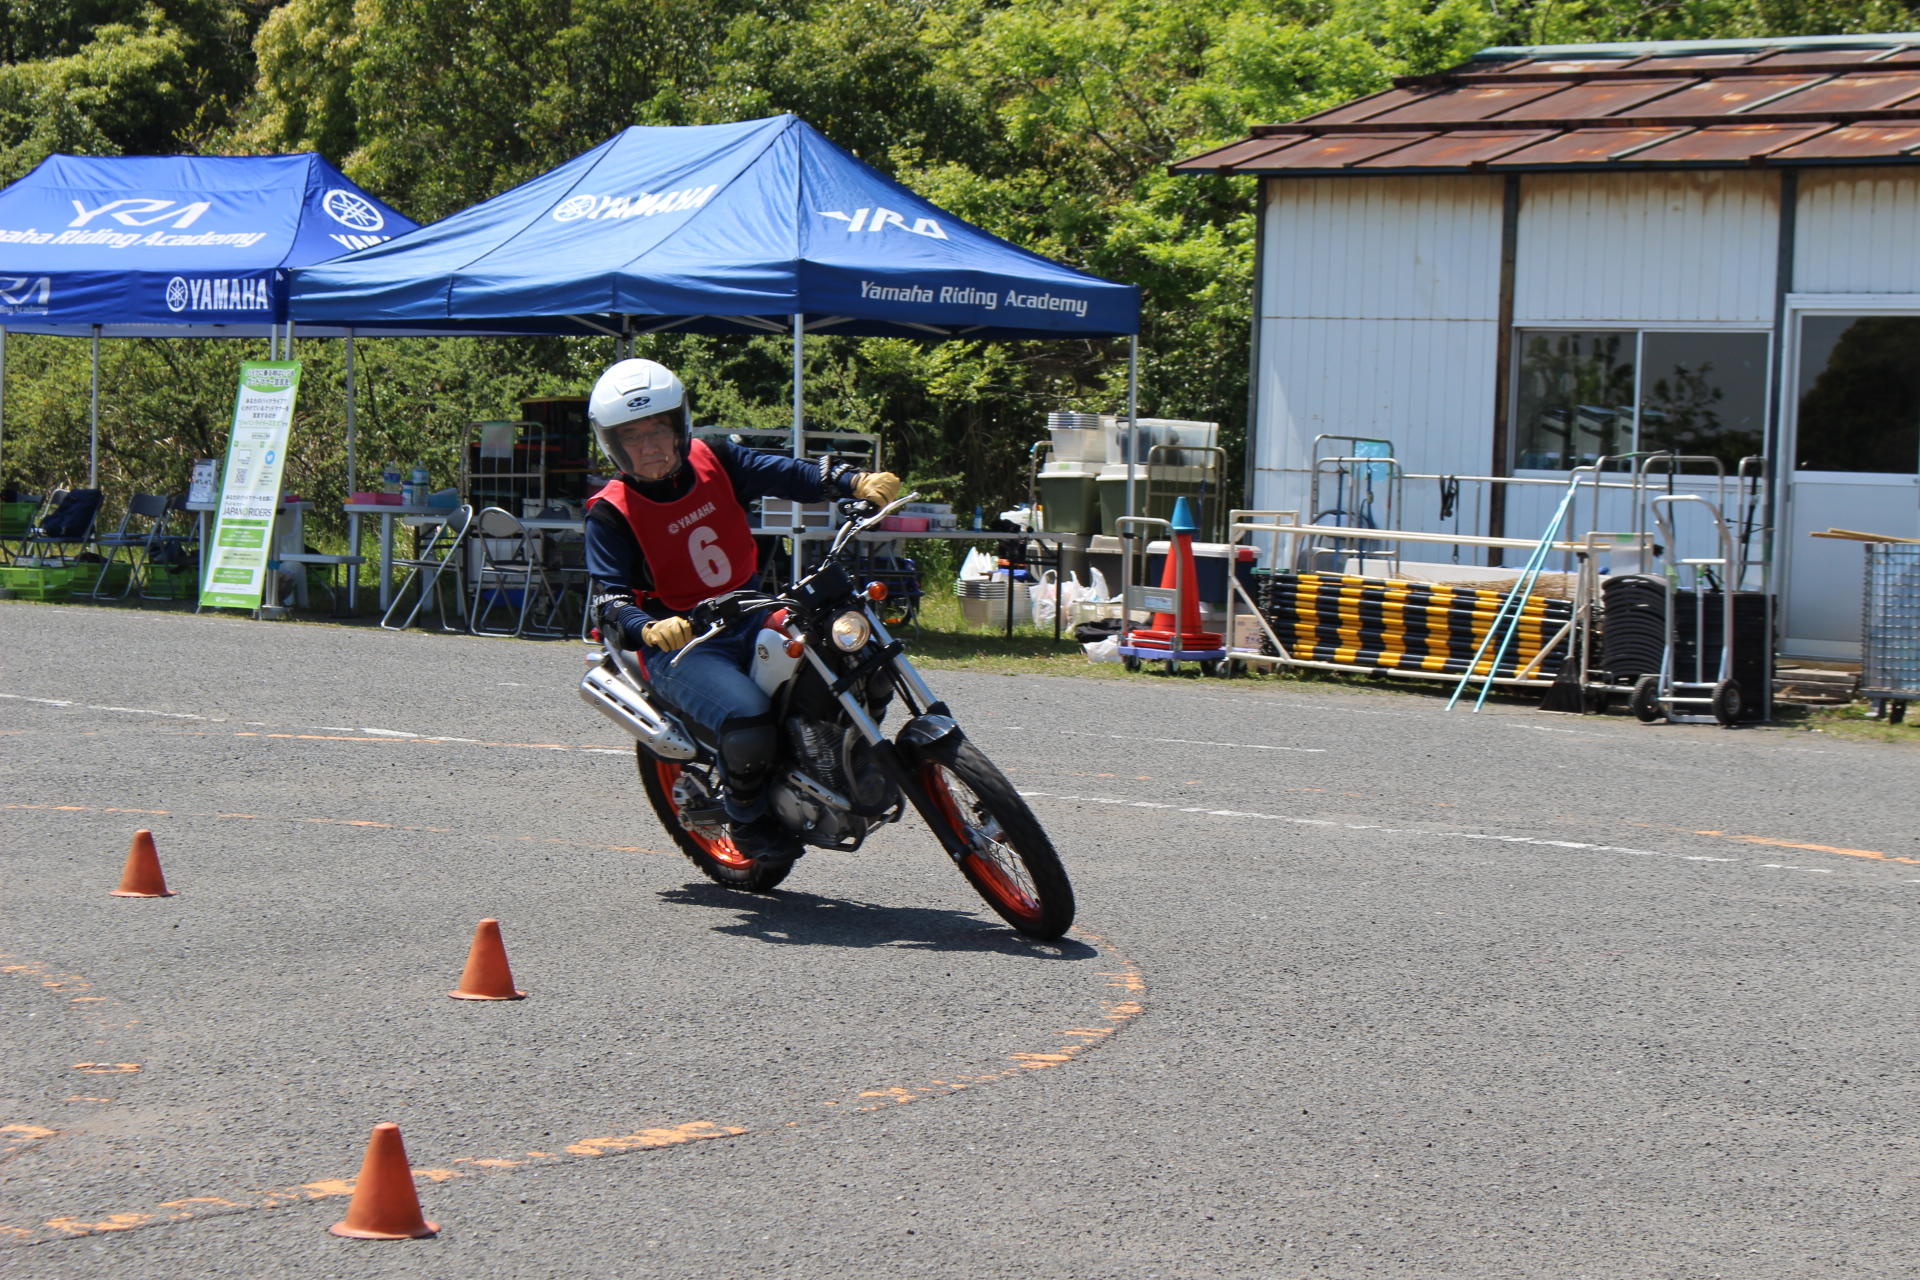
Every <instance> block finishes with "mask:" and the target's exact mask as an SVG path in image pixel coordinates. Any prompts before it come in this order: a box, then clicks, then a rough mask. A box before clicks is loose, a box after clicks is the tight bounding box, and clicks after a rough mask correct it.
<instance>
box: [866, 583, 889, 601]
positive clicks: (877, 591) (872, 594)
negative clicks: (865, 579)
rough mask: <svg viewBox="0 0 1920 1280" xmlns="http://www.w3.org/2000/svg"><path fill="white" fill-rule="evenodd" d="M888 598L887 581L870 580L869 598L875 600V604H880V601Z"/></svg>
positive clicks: (868, 587)
mask: <svg viewBox="0 0 1920 1280" xmlns="http://www.w3.org/2000/svg"><path fill="white" fill-rule="evenodd" d="M886 598H887V584H886V583H884V582H869V583H868V584H867V599H869V600H871V601H873V602H874V603H875V604H878V603H879V602H880V601H882V600H885V599H886Z"/></svg>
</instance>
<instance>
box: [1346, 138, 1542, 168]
mask: <svg viewBox="0 0 1920 1280" xmlns="http://www.w3.org/2000/svg"><path fill="white" fill-rule="evenodd" d="M1552 136H1553V131H1552V130H1549V129H1542V130H1537V131H1533V132H1527V133H1516V132H1514V131H1513V130H1511V129H1502V130H1500V131H1498V132H1493V133H1489V132H1485V131H1481V132H1478V133H1476V132H1473V131H1471V130H1466V129H1457V130H1453V131H1450V132H1447V133H1443V134H1439V135H1437V136H1435V137H1431V138H1428V139H1427V140H1426V141H1425V142H1416V143H1414V144H1413V145H1412V146H1410V147H1402V148H1401V149H1400V150H1398V151H1390V152H1388V153H1386V154H1385V155H1382V156H1378V157H1376V158H1374V159H1372V160H1363V161H1361V162H1360V163H1359V164H1357V165H1355V166H1354V167H1355V168H1357V169H1462V168H1473V167H1477V166H1481V165H1485V164H1486V163H1487V162H1488V161H1490V160H1494V159H1497V158H1499V157H1500V156H1503V155H1506V154H1508V153H1509V152H1513V151H1518V150H1519V149H1520V148H1522V147H1530V146H1532V145H1533V144H1534V143H1536V142H1543V141H1545V140H1546V139H1548V138H1551V137H1552Z"/></svg>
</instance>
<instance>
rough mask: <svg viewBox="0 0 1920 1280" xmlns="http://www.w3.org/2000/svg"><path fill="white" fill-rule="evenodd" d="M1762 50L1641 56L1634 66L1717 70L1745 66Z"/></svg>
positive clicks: (1637, 68) (1645, 69) (1659, 68)
mask: <svg viewBox="0 0 1920 1280" xmlns="http://www.w3.org/2000/svg"><path fill="white" fill-rule="evenodd" d="M1760 52H1761V51H1759V50H1756V51H1754V52H1753V53H1692V54H1686V55H1684V56H1680V57H1665V58H1658V57H1656V58H1639V59H1636V60H1635V61H1634V62H1633V64H1632V66H1633V69H1634V70H1635V71H1702V72H1705V71H1715V70H1718V69H1719V68H1721V67H1744V66H1746V65H1747V64H1748V63H1750V62H1752V61H1753V60H1754V59H1755V58H1756V57H1758V56H1759V53H1760ZM1616 65H1617V64H1616Z"/></svg>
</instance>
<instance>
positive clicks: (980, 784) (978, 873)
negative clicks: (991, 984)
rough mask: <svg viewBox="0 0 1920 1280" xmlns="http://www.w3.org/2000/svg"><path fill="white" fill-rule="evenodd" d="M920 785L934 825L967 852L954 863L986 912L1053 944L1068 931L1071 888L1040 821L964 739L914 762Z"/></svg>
mask: <svg viewBox="0 0 1920 1280" xmlns="http://www.w3.org/2000/svg"><path fill="white" fill-rule="evenodd" d="M920 783H921V785H922V786H923V787H925V788H926V790H927V794H928V796H929V797H931V798H932V800H933V808H934V811H935V812H934V815H932V816H933V817H934V818H935V819H936V820H937V821H940V822H943V823H945V824H946V826H947V829H948V830H950V831H952V832H953V833H954V834H956V835H958V836H959V837H960V838H961V839H962V840H963V841H965V842H966V844H967V846H968V850H969V851H968V852H967V853H966V854H965V855H964V856H963V857H962V858H961V859H960V860H959V865H960V870H961V873H962V874H964V875H965V876H966V877H967V880H968V882H969V883H970V884H972V885H973V887H974V889H975V890H976V891H978V892H979V894H980V896H981V897H982V898H984V899H986V902H987V905H988V906H990V907H992V908H993V909H994V911H996V912H997V913H999V916H1000V918H1001V919H1003V920H1005V921H1006V922H1007V923H1008V924H1010V925H1012V926H1013V927H1014V928H1016V929H1018V930H1019V931H1020V932H1021V933H1024V934H1027V935H1028V936H1030V937H1035V938H1057V937H1059V936H1060V935H1061V934H1063V933H1065V932H1066V931H1067V929H1068V928H1069V927H1070V926H1071V925H1072V924H1073V888H1072V886H1071V885H1069V884H1068V883H1067V873H1066V871H1065V869H1064V868H1062V867H1061V865H1060V856H1059V855H1058V854H1056V853H1055V852H1054V851H1053V843H1052V842H1051V841H1050V840H1048V839H1047V833H1046V832H1045V831H1044V830H1042V829H1041V826H1040V820H1039V819H1038V818H1036V817H1034V816H1033V810H1031V809H1029V808H1028V807H1027V802H1026V801H1024V800H1022V799H1021V798H1020V794H1019V792H1017V791H1015V790H1014V789H1013V784H1012V783H1010V782H1008V781H1007V778H1006V775H1005V774H1003V773H1001V772H1000V770H999V769H998V768H996V767H995V766H994V764H993V762H992V761H990V760H988V759H987V758H986V756H984V755H982V754H981V753H980V749H979V748H978V747H976V746H974V745H973V744H972V743H971V742H968V741H966V740H965V739H964V738H959V737H951V738H946V739H943V740H941V741H940V742H937V743H935V744H933V745H932V746H931V747H928V748H926V750H925V751H924V752H923V753H922V754H921V756H920Z"/></svg>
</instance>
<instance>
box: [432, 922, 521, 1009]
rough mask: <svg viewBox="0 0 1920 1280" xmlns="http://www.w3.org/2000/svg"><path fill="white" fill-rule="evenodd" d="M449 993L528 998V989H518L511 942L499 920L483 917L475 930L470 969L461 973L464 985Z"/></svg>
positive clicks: (469, 951) (468, 996)
mask: <svg viewBox="0 0 1920 1280" xmlns="http://www.w3.org/2000/svg"><path fill="white" fill-rule="evenodd" d="M447 994H448V995H450V996H452V997H453V998H454V999H455V1000H522V999H525V998H526V994H527V993H526V992H524V991H516V990H514V987H513V971H512V970H511V969H509V968H507V944H506V943H504V942H502V941H501V940H500V922H499V921H498V920H491V919H489V920H482V921H481V922H480V927H479V928H478V929H475V930H474V931H473V945H472V946H471V947H469V948H468V949H467V967H466V971H465V972H463V973H462V974H461V975H460V985H459V986H458V987H456V988H455V989H454V990H452V991H449V992H447Z"/></svg>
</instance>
